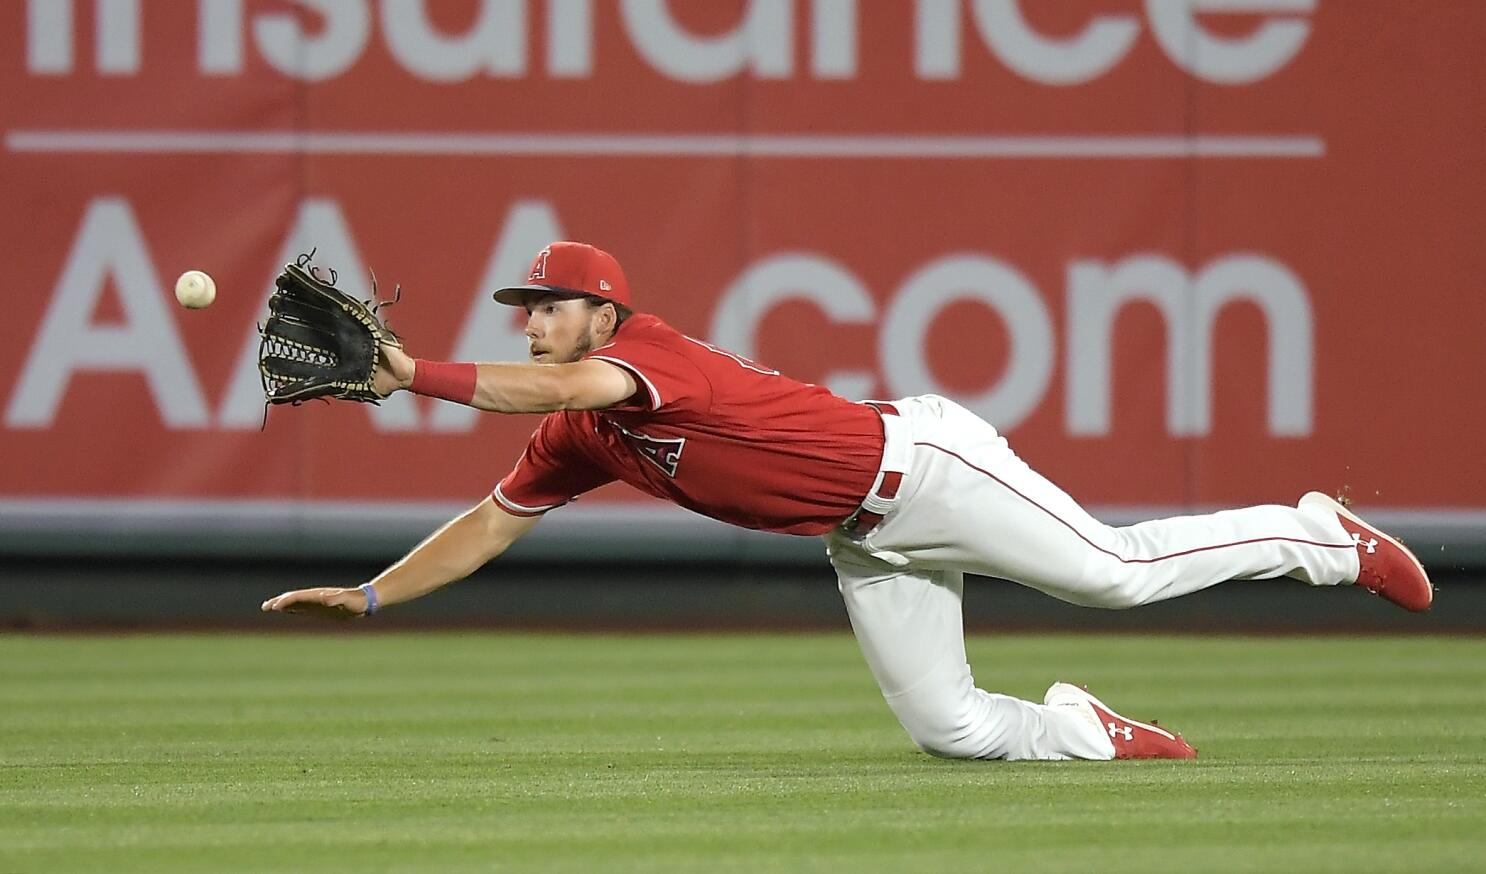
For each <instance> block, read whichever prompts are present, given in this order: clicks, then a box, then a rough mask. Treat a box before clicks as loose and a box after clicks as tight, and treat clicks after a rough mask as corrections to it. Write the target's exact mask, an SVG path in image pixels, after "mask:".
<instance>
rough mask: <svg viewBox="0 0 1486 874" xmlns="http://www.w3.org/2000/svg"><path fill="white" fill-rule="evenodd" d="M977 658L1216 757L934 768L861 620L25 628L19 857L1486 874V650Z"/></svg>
mask: <svg viewBox="0 0 1486 874" xmlns="http://www.w3.org/2000/svg"><path fill="white" fill-rule="evenodd" d="M971 659H972V663H973V664H974V665H976V666H977V668H978V671H977V673H978V676H979V678H980V680H981V683H982V685H984V686H987V687H989V688H991V689H994V690H998V691H1004V692H1008V693H1011V694H1016V695H1020V696H1023V697H1030V698H1037V699H1038V700H1040V698H1041V694H1042V691H1043V689H1044V688H1045V687H1046V686H1047V685H1048V683H1049V682H1050V681H1052V680H1054V679H1057V678H1064V679H1072V680H1079V681H1084V682H1087V683H1089V684H1090V685H1091V687H1092V688H1093V689H1094V691H1095V692H1097V693H1099V694H1101V695H1102V696H1103V697H1104V698H1105V699H1106V700H1107V701H1109V702H1110V703H1111V704H1112V705H1113V706H1115V707H1116V708H1119V709H1121V710H1123V711H1124V712H1125V713H1126V715H1129V716H1132V717H1136V718H1142V717H1145V718H1149V717H1152V716H1155V717H1158V718H1160V719H1161V721H1162V722H1163V723H1164V724H1169V725H1172V726H1175V727H1176V728H1177V729H1179V730H1181V731H1182V732H1183V733H1184V734H1185V735H1186V736H1187V737H1188V738H1189V739H1190V740H1192V741H1193V742H1194V743H1195V744H1196V746H1197V747H1198V749H1199V750H1200V751H1201V754H1202V758H1201V759H1199V760H1198V761H1197V762H1195V763H1185V762H1098V763H1095V762H1061V763H1059V762H1048V763H1016V764H1008V763H1005V762H951V761H942V760H938V759H933V758H930V757H929V756H926V755H924V754H922V753H919V752H917V751H915V750H914V749H913V748H912V746H911V745H910V744H909V742H908V740H907V738H906V736H905V735H904V734H903V733H902V730H901V729H900V728H899V727H898V725H897V723H896V722H895V721H894V720H893V718H892V716H891V714H889V712H888V710H887V708H886V706H885V705H884V704H883V702H882V699H881V697H880V695H879V694H878V692H877V689H876V686H875V685H874V684H873V682H872V680H871V677H870V676H869V675H868V673H867V670H866V667H865V666H864V665H863V664H862V661H861V658H860V656H859V655H858V653H857V651H856V645H855V643H854V642H853V641H852V639H851V637H850V636H849V635H845V634H838V635H798V636H753V635H717V636H703V635H698V636H601V635H580V636H568V635H515V634H473V633H468V634H466V633H460V634H453V633H440V634H418V635H413V634H375V633H351V634H333V635H324V636H314V635H307V636H298V635H263V636H246V637H244V636H227V635H218V636H211V635H178V636H125V637H29V636H17V635H9V636H6V637H3V638H0V872H43V871H45V872H56V871H78V870H92V871H109V872H121V871H149V872H168V871H270V870H283V871H316V872H319V871H357V872H365V871H431V872H443V871H460V870H511V871H534V870H553V871H606V872H607V871H645V872H652V871H693V870H695V871H700V870H707V871H740V872H741V871H747V872H755V871H834V870H842V871H845V870H850V871H857V872H860V871H875V870H901V871H986V870H998V871H1013V872H1023V871H1027V872H1034V871H1035V872H1043V871H1071V872H1079V874H1089V872H1091V871H1095V872H1097V871H1106V870H1119V871H1133V872H1155V871H1180V872H1209V871H1297V872H1322V871H1336V872H1347V874H1356V872H1365V871H1429V872H1455V871H1468V870H1472V871H1475V870H1486V800H1483V796H1486V791H1483V786H1486V691H1483V690H1486V640H1480V639H1466V638H1453V639H1437V640H1431V639H1424V638H1380V639H1356V638H1317V639H1295V638H1281V639H1272V638H1255V639H1240V638H1200V637H1161V638H1140V637H1095V636H1082V637H1073V636H1003V637H978V638H972V640H971Z"/></svg>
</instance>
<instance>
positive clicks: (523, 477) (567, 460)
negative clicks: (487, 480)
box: [493, 413, 614, 516]
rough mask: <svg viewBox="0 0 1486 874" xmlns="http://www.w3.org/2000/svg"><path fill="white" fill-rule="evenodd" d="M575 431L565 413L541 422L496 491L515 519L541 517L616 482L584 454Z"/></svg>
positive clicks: (495, 496)
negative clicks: (594, 490) (606, 484)
mask: <svg viewBox="0 0 1486 874" xmlns="http://www.w3.org/2000/svg"><path fill="white" fill-rule="evenodd" d="M575 431H576V426H575V425H574V424H573V423H572V422H570V421H569V420H568V418H567V416H566V415H564V414H562V413H554V414H552V415H549V416H547V418H545V419H543V420H542V424H541V425H538V426H537V430H536V431H535V432H534V433H533V434H532V435H531V441H530V442H528V443H527V444H526V451H524V452H522V453H521V458H519V459H517V461H516V466H515V467H514V468H512V470H511V472H510V473H509V474H507V475H506V478H505V479H503V480H501V481H500V483H499V484H497V485H496V487H495V491H494V493H493V497H494V498H495V502H496V503H497V504H499V505H500V506H501V509H503V510H505V511H506V512H507V513H510V514H512V515H514V516H540V515H542V514H543V513H545V512H547V511H548V510H551V509H553V508H555V507H560V506H562V505H563V504H566V503H567V502H568V501H571V500H572V499H573V498H576V497H577V496H578V495H581V494H583V493H584V492H587V491H592V490H593V489H596V488H598V487H599V486H601V485H604V484H605V483H608V482H612V481H613V480H614V476H613V475H611V474H610V473H608V472H607V471H605V470H603V469H602V468H600V467H598V466H597V465H595V464H594V463H593V462H592V461H590V460H589V457H588V456H587V455H586V454H585V453H583V452H582V450H581V447H579V446H578V445H577V442H576V439H575Z"/></svg>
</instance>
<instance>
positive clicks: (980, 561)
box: [866, 398, 1359, 607]
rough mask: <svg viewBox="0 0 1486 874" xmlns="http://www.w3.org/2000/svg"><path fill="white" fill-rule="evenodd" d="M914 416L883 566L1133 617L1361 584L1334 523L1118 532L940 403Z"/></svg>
mask: <svg viewBox="0 0 1486 874" xmlns="http://www.w3.org/2000/svg"><path fill="white" fill-rule="evenodd" d="M909 409H910V410H911V411H910V412H909V413H908V414H909V415H910V417H911V421H912V424H913V431H914V440H915V446H916V449H915V457H914V463H913V468H914V469H913V472H912V474H911V476H910V478H909V481H908V483H907V484H906V485H905V489H908V490H910V491H909V492H908V493H907V494H905V495H904V497H903V500H902V503H900V505H899V508H898V510H897V512H896V513H894V514H892V515H891V516H889V517H888V519H887V520H886V521H885V522H884V523H883V524H882V525H881V526H880V527H879V528H878V529H877V530H876V531H874V532H872V533H871V534H870V535H869V536H868V538H867V543H866V546H867V548H868V549H869V550H871V551H876V552H877V553H878V554H879V555H881V556H883V557H885V558H887V559H888V560H897V559H901V560H903V561H904V562H905V563H906V564H909V565H911V566H923V565H928V566H952V567H958V568H962V569H964V570H967V571H970V572H973V573H980V574H986V575H989V576H997V577H1002V578H1005V579H1009V580H1013V581H1016V582H1019V583H1023V584H1025V585H1028V586H1031V587H1033V588H1036V589H1039V590H1041V591H1044V592H1046V593H1048V594H1050V595H1053V596H1054V597H1057V598H1060V599H1062V600H1065V601H1070V602H1073V603H1076V604H1082V605H1086V606H1094V607H1131V606H1135V605H1138V604H1145V603H1149V602H1151V601H1159V600H1163V599H1166V598H1173V597H1177V596H1179V595H1185V594H1188V593H1190V592H1195V591H1198V590H1200V589H1204V588H1207V587H1208V586H1212V585H1214V584H1216V583H1220V582H1223V581H1225V580H1234V579H1256V578H1267V577H1279V576H1290V577H1295V578H1297V579H1300V580H1303V581H1306V582H1309V583H1311V584H1313V585H1339V584H1344V583H1351V582H1353V581H1354V580H1356V579H1357V575H1358V570H1359V559H1358V550H1357V543H1356V541H1355V540H1354V539H1353V538H1352V537H1350V536H1349V535H1348V533H1347V531H1346V530H1344V529H1343V527H1342V525H1341V523H1340V522H1339V520H1338V518H1337V516H1336V515H1335V514H1334V513H1332V512H1329V511H1325V510H1324V509H1321V508H1315V507H1305V508H1295V507H1281V506H1261V507H1248V508H1245V509H1241V510H1228V511H1223V512H1220V513H1212V514H1208V515H1201V516H1182V517H1176V518H1170V519H1161V520H1155V521H1151V522H1145V523H1141V524H1139V525H1132V526H1129V527H1126V528H1115V527H1112V526H1109V525H1105V524H1103V523H1101V522H1099V521H1098V520H1096V519H1094V518H1093V517H1092V516H1090V515H1089V514H1088V513H1087V512H1085V511H1084V510H1083V508H1082V507H1080V506H1079V505H1078V503H1077V502H1075V501H1074V500H1073V498H1071V497H1069V496H1068V495H1067V494H1066V493H1065V492H1064V491H1063V490H1062V489H1059V488H1058V487H1057V486H1055V485H1054V484H1052V483H1051V482H1049V481H1048V480H1047V479H1045V478H1044V477H1042V476H1041V475H1040V474H1038V473H1037V472H1036V471H1034V470H1032V469H1031V468H1030V467H1028V466H1027V465H1026V464H1025V463H1024V462H1023V461H1022V460H1021V459H1020V458H1018V457H1017V456H1016V455H1015V454H1014V453H1012V451H1011V450H1010V448H1009V447H1008V446H1007V444H1006V441H1005V440H1004V439H1003V438H1002V437H1001V436H1000V435H999V434H997V433H996V430H995V429H994V428H992V427H991V426H990V425H988V424H986V423H985V422H984V421H982V420H981V419H980V418H978V417H976V416H975V415H973V414H971V413H970V412H968V411H967V410H964V409H963V408H961V407H959V406H957V405H955V404H952V403H950V402H948V401H944V400H943V399H940V398H931V399H928V401H925V402H916V403H914V404H912V405H911V406H910V407H909Z"/></svg>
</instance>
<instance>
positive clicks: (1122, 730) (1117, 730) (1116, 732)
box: [1105, 722, 1135, 741]
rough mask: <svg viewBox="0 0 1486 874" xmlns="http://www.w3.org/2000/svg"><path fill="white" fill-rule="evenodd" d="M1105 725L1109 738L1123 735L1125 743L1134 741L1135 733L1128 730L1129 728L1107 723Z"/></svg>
mask: <svg viewBox="0 0 1486 874" xmlns="http://www.w3.org/2000/svg"><path fill="white" fill-rule="evenodd" d="M1105 724H1106V725H1108V726H1109V736H1110V737H1119V736H1120V735H1122V734H1123V735H1124V736H1125V740H1127V741H1128V740H1134V739H1135V732H1134V730H1132V729H1131V728H1130V726H1128V725H1116V724H1115V723H1113V722H1108V723H1105Z"/></svg>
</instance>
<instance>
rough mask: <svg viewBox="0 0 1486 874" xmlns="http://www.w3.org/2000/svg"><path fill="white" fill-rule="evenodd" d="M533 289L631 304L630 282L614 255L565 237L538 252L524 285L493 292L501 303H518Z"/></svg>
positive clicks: (513, 304) (534, 290) (523, 300)
mask: <svg viewBox="0 0 1486 874" xmlns="http://www.w3.org/2000/svg"><path fill="white" fill-rule="evenodd" d="M532 292H550V293H556V294H571V295H590V296H592V297H601V298H603V299H604V300H609V301H613V302H614V303H617V304H623V305H624V306H631V304H630V294H629V282H628V281H627V280H626V279H625V278H624V271H623V270H621V269H619V262H618V261H616V260H614V256H613V255H610V254H609V253H608V252H605V251H604V250H603V249H600V248H598V247H596V246H590V245H588V244H587V243H573V242H569V241H567V240H560V241H558V242H556V243H552V244H551V245H549V246H547V248H545V249H543V250H542V251H540V252H538V253H537V257H536V258H534V259H532V262H531V270H530V271H529V272H528V274H527V277H526V284H525V285H512V286H507V287H506V288H502V289H499V290H497V291H496V292H495V294H494V295H493V296H494V298H495V299H496V300H497V301H499V302H500V303H503V304H506V305H508V306H518V307H519V306H522V305H523V304H524V303H525V302H526V296H527V295H528V294H531V293H532Z"/></svg>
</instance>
